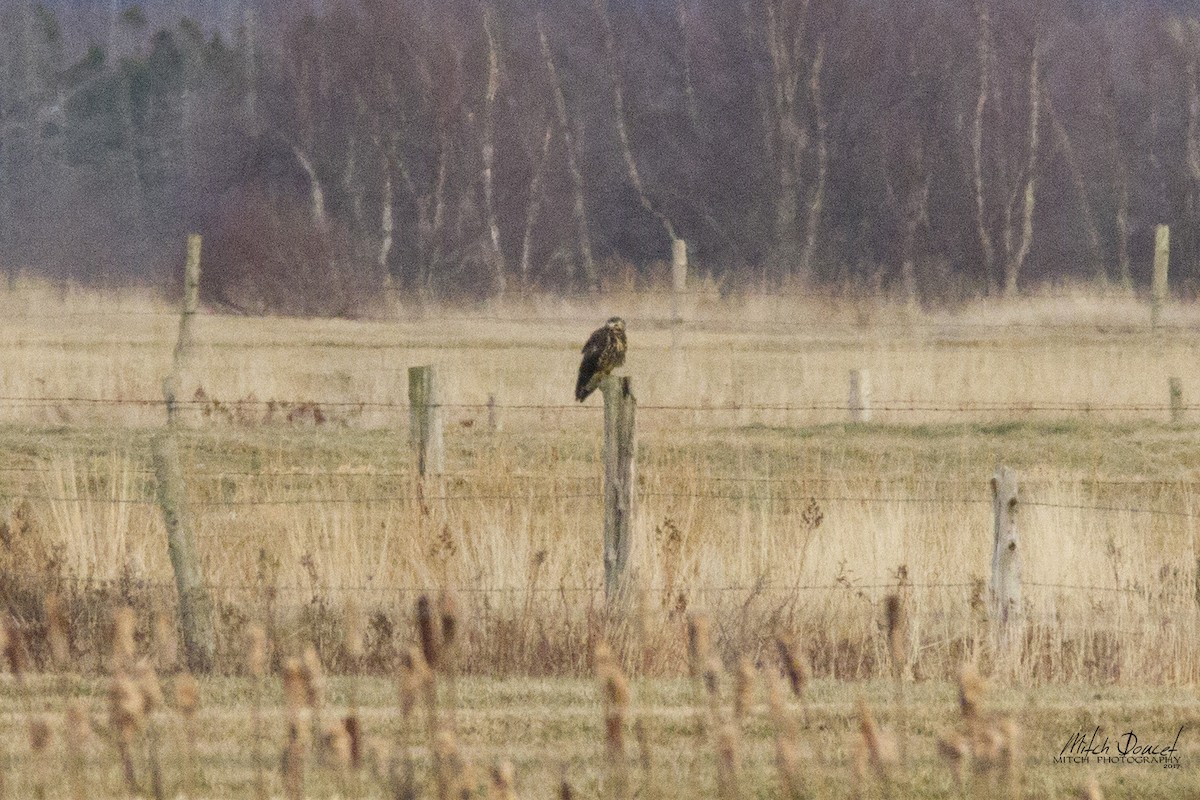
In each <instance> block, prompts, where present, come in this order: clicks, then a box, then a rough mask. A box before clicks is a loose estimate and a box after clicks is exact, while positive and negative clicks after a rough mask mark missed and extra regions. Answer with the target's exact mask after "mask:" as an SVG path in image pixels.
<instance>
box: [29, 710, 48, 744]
mask: <svg viewBox="0 0 1200 800" xmlns="http://www.w3.org/2000/svg"><path fill="white" fill-rule="evenodd" d="M51 738H52V737H51V732H50V723H49V722H48V721H47V720H46V718H45V717H33V718H32V719H30V720H29V749H30V750H32V751H33V752H34V753H41V752H43V751H45V749H46V748H47V747H49V746H50V739H51Z"/></svg>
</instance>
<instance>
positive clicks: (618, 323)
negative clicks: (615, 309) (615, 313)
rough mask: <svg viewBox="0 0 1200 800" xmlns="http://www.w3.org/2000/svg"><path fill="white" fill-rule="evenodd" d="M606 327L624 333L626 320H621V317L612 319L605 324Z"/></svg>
mask: <svg viewBox="0 0 1200 800" xmlns="http://www.w3.org/2000/svg"><path fill="white" fill-rule="evenodd" d="M604 327H606V328H610V329H612V330H614V331H621V332H622V333H624V332H625V320H623V319H621V318H620V317H612V318H610V319H609V320H608V322H606V323H604Z"/></svg>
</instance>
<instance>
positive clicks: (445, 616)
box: [438, 592, 459, 647]
mask: <svg viewBox="0 0 1200 800" xmlns="http://www.w3.org/2000/svg"><path fill="white" fill-rule="evenodd" d="M438 615H439V616H440V617H441V621H442V646H443V647H453V646H454V642H455V641H456V639H457V637H458V627H459V626H458V601H457V600H456V599H455V598H454V595H453V594H451V593H450V592H442V593H441V595H440V596H439V597H438Z"/></svg>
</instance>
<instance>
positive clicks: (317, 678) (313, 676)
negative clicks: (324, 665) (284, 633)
mask: <svg viewBox="0 0 1200 800" xmlns="http://www.w3.org/2000/svg"><path fill="white" fill-rule="evenodd" d="M300 674H301V676H302V677H303V678H304V690H305V695H306V697H305V699H306V701H307V704H308V706H309V707H310V708H314V709H320V708H321V707H322V706H324V705H325V687H326V684H325V671H324V670H323V669H321V657H320V656H318V655H317V650H316V648H315V647H313V646H312V645H311V644H310V645H309V646H308V647H306V648H305V649H304V662H303V664H302V665H301V671H300Z"/></svg>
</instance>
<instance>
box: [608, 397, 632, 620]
mask: <svg viewBox="0 0 1200 800" xmlns="http://www.w3.org/2000/svg"><path fill="white" fill-rule="evenodd" d="M600 391H601V392H603V394H604V596H605V599H606V600H607V601H608V602H610V603H612V602H613V601H615V600H616V599H617V598H618V597H622V596H624V595H626V594H627V590H628V588H629V583H630V579H629V575H628V566H629V551H630V548H631V546H632V544H633V519H634V513H635V511H636V508H637V506H636V501H637V497H636V487H635V485H634V484H635V480H636V478H637V473H636V468H637V425H636V420H635V417H636V413H637V400H636V398H634V396H633V382H632V379H630V378H628V377H616V376H609V377H607V378H605V379H604V381H603V382H602V383H601V384H600Z"/></svg>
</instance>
